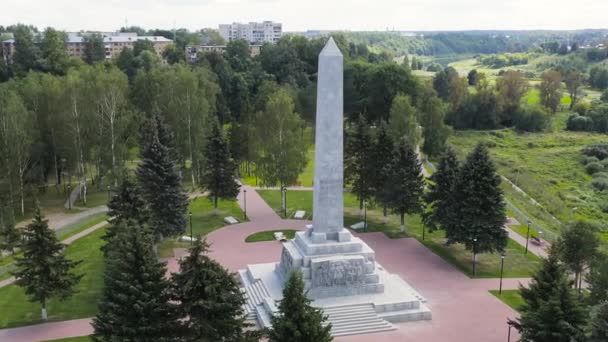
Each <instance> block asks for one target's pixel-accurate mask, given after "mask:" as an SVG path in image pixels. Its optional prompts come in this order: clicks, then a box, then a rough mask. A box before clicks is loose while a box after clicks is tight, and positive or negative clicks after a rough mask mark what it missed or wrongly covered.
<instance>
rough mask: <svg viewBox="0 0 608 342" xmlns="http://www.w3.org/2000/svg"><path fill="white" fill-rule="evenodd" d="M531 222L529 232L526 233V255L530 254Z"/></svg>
mask: <svg viewBox="0 0 608 342" xmlns="http://www.w3.org/2000/svg"><path fill="white" fill-rule="evenodd" d="M531 223H532V222H530V220H528V232H527V233H526V253H525V254H526V255H527V254H528V242H529V241H530V224H531Z"/></svg>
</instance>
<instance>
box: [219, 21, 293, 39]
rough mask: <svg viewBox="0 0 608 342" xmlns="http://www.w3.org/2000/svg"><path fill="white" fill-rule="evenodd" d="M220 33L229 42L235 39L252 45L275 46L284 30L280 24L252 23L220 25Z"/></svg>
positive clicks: (268, 22) (269, 22)
mask: <svg viewBox="0 0 608 342" xmlns="http://www.w3.org/2000/svg"><path fill="white" fill-rule="evenodd" d="M219 31H220V35H221V36H222V37H223V38H224V39H225V40H226V41H227V42H229V41H231V40H234V39H245V40H246V41H248V42H249V43H250V44H262V43H266V42H268V43H271V44H275V43H276V42H278V41H279V39H281V35H282V33H283V28H282V24H280V23H275V22H272V21H264V22H261V23H254V22H250V23H248V24H241V23H232V24H220V26H219Z"/></svg>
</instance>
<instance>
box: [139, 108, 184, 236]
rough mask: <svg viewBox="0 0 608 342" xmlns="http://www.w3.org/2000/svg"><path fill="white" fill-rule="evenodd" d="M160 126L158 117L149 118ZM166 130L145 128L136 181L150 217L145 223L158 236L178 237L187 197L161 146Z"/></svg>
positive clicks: (170, 155)
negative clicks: (147, 139) (175, 235)
mask: <svg viewBox="0 0 608 342" xmlns="http://www.w3.org/2000/svg"><path fill="white" fill-rule="evenodd" d="M151 120H156V122H160V121H159V120H160V119H159V118H158V117H155V118H152V119H151ZM160 127H163V128H160ZM167 131H168V130H167V129H166V128H164V125H163V124H162V122H161V123H160V124H148V125H145V130H144V132H143V134H142V137H144V138H146V137H147V138H149V139H150V140H149V141H146V140H144V141H142V148H141V159H142V162H141V163H140V164H139V166H138V167H137V171H136V174H137V179H138V183H139V187H140V191H141V194H142V197H143V199H144V200H145V201H146V203H147V209H148V212H149V213H150V220H149V223H150V225H151V227H152V228H153V230H154V232H155V233H157V234H160V235H169V234H178V233H181V232H183V231H184V228H185V226H186V217H185V214H186V210H187V209H188V197H187V196H186V195H185V194H184V192H183V189H182V178H181V176H180V174H179V168H178V166H177V163H176V162H175V159H174V153H173V151H172V150H171V149H170V148H168V147H167V146H166V145H164V144H163V143H162V141H161V140H160V139H161V138H163V139H164V138H166V136H167V135H168V134H166V132H167Z"/></svg>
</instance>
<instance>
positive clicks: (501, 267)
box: [498, 253, 505, 294]
mask: <svg viewBox="0 0 608 342" xmlns="http://www.w3.org/2000/svg"><path fill="white" fill-rule="evenodd" d="M504 269H505V253H502V254H501V255H500V286H499V287H498V294H502V272H503V271H504Z"/></svg>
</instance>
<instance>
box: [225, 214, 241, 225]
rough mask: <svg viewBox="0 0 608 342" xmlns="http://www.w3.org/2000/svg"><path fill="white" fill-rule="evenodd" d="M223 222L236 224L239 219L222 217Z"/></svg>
mask: <svg viewBox="0 0 608 342" xmlns="http://www.w3.org/2000/svg"><path fill="white" fill-rule="evenodd" d="M224 222H226V223H228V224H237V223H239V221H238V220H237V219H235V218H234V217H232V216H228V217H224Z"/></svg>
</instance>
